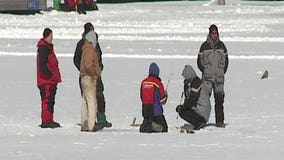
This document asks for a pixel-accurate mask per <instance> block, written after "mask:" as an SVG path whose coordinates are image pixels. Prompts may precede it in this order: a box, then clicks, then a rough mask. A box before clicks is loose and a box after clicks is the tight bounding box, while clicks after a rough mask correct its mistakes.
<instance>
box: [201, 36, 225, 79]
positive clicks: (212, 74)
mask: <svg viewBox="0 0 284 160" xmlns="http://www.w3.org/2000/svg"><path fill="white" fill-rule="evenodd" d="M228 63H229V59H228V54H227V48H226V46H225V44H224V43H223V42H222V41H220V40H219V38H218V40H217V42H215V43H214V42H212V40H211V39H210V37H209V35H208V37H207V41H205V42H204V43H203V44H202V45H201V47H200V50H199V54H198V58H197V65H198V68H199V69H200V71H201V72H202V79H203V80H207V81H210V82H217V83H224V81H225V79H224V74H225V73H226V71H227V68H228Z"/></svg>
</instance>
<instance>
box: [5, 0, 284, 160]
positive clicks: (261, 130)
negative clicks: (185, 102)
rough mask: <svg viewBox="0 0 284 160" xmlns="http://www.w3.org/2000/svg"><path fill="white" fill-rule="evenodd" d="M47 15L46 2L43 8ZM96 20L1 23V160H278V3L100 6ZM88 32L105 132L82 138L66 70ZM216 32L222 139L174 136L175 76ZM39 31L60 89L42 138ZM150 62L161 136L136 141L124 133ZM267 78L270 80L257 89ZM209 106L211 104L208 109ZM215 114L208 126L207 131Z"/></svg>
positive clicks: (282, 14)
mask: <svg viewBox="0 0 284 160" xmlns="http://www.w3.org/2000/svg"><path fill="white" fill-rule="evenodd" d="M48 5H52V0H48ZM98 6H99V8H100V10H99V11H94V12H88V14H87V15H78V14H76V13H75V12H71V13H64V12H57V11H52V12H42V14H36V15H25V16H21V15H10V14H0V37H1V39H0V55H1V56H0V72H1V73H2V75H1V78H0V84H1V85H0V142H1V143H0V159H1V160H2V159H3V160H4V159H17V160H18V159H25V160H39V159H42V160H44V159H49V160H50V159H70V160H78V159H121V160H125V159H129V160H130V159H131V160H132V159H163V160H172V159H179V158H181V159H198V160H201V159H202V160H207V159H208V160H221V159H226V160H239V159H256V160H266V159H271V160H279V159H282V157H283V151H284V149H283V148H284V144H283V139H284V133H283V131H284V127H283V124H284V107H283V105H284V100H283V95H284V88H283V78H284V71H283V68H282V67H284V65H283V63H284V55H283V51H284V30H283V28H284V3H283V2H246V1H235V0H228V1H227V5H225V6H218V5H215V4H214V2H209V1H203V2H187V1H182V2H157V3H123V4H98ZM86 22H92V23H93V24H94V25H95V29H96V31H97V32H98V34H99V36H100V37H99V39H100V44H101V48H102V51H103V62H104V66H105V68H104V71H103V75H102V76H103V77H102V78H103V81H104V85H105V97H106V103H107V106H106V114H107V119H108V120H109V121H111V122H112V123H113V127H112V128H110V129H108V128H107V129H104V130H103V131H100V132H96V133H82V132H80V127H79V126H78V125H77V123H79V122H80V106H81V98H80V93H79V87H78V72H77V70H76V69H75V67H74V65H73V61H72V57H73V53H74V50H75V45H76V43H77V41H78V40H79V39H80V38H81V33H82V32H83V25H84V23H86ZM212 23H214V24H216V25H217V26H218V27H219V32H220V36H221V39H222V40H223V41H224V43H225V44H226V46H227V48H228V51H229V52H228V53H229V55H230V62H229V69H228V73H227V74H226V82H225V91H226V97H225V122H226V123H228V125H227V126H226V128H225V129H222V128H216V127H214V126H213V125H210V126H208V127H206V128H205V129H202V130H200V131H197V132H196V133H195V134H190V135H187V134H180V133H179V132H178V131H177V130H176V129H175V127H176V126H179V125H181V124H183V123H184V122H183V121H182V120H181V119H178V120H177V119H176V113H175V107H176V105H178V103H179V102H180V95H181V91H182V88H183V87H182V81H183V80H182V77H181V71H182V69H183V67H184V65H185V64H191V65H192V66H193V67H194V68H195V70H196V71H197V73H198V74H199V75H200V74H201V73H200V72H199V70H198V69H197V64H196V57H197V54H198V50H199V47H200V45H201V43H202V42H203V41H204V40H205V39H206V35H207V33H208V27H209V26H210V25H211V24H212ZM45 27H50V28H52V29H53V32H54V45H55V52H56V54H57V56H58V59H59V63H60V66H59V67H60V69H61V73H62V78H63V83H61V84H59V85H58V90H57V95H56V104H55V120H56V121H58V122H60V123H61V124H62V125H63V127H62V128H59V129H41V128H39V127H38V125H39V124H40V121H41V120H40V96H39V90H38V88H37V87H36V70H35V55H36V48H35V46H36V43H37V41H38V39H39V38H40V37H41V36H42V31H43V29H44V28H45ZM153 61H154V62H157V63H158V65H159V66H160V69H161V72H160V73H161V78H162V79H163V81H164V83H165V84H166V83H167V79H168V78H169V76H170V75H171V74H173V76H172V77H171V81H170V84H169V88H168V93H169V99H168V103H167V104H166V105H165V106H164V109H165V116H166V119H167V122H168V125H169V133H166V134H141V133H139V132H138V128H133V127H130V126H129V124H130V123H131V122H132V119H133V118H134V117H137V121H138V123H139V122H141V121H142V118H141V102H140V99H139V87H140V82H141V80H142V79H143V78H145V77H146V76H147V72H148V66H149V64H150V63H151V62H153ZM265 70H268V72H269V78H268V79H263V80H262V79H261V78H260V77H261V75H262V73H263V72H264V71H265ZM211 102H212V104H214V99H212V101H211ZM214 121H215V120H214V110H213V111H212V113H211V118H210V122H209V123H210V124H213V123H214Z"/></svg>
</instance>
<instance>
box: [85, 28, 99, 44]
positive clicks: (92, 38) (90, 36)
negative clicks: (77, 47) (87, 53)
mask: <svg viewBox="0 0 284 160" xmlns="http://www.w3.org/2000/svg"><path fill="white" fill-rule="evenodd" d="M86 40H87V41H89V42H91V43H92V45H93V47H94V48H96V45H97V42H98V41H97V36H96V33H95V32H94V31H90V32H88V33H87V35H86Z"/></svg>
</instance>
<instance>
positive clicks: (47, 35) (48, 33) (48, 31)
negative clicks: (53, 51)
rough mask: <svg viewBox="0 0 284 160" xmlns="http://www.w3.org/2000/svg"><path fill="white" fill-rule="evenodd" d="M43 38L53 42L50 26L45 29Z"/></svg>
mask: <svg viewBox="0 0 284 160" xmlns="http://www.w3.org/2000/svg"><path fill="white" fill-rule="evenodd" d="M43 39H44V40H45V41H46V42H47V43H49V44H51V43H52V40H53V35H52V30H51V29H50V28H45V29H44V31H43Z"/></svg>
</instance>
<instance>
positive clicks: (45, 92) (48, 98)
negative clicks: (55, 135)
mask: <svg viewBox="0 0 284 160" xmlns="http://www.w3.org/2000/svg"><path fill="white" fill-rule="evenodd" d="M38 88H39V91H40V96H41V120H42V123H49V122H53V112H54V104H55V94H56V89H57V85H42V86H38Z"/></svg>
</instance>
